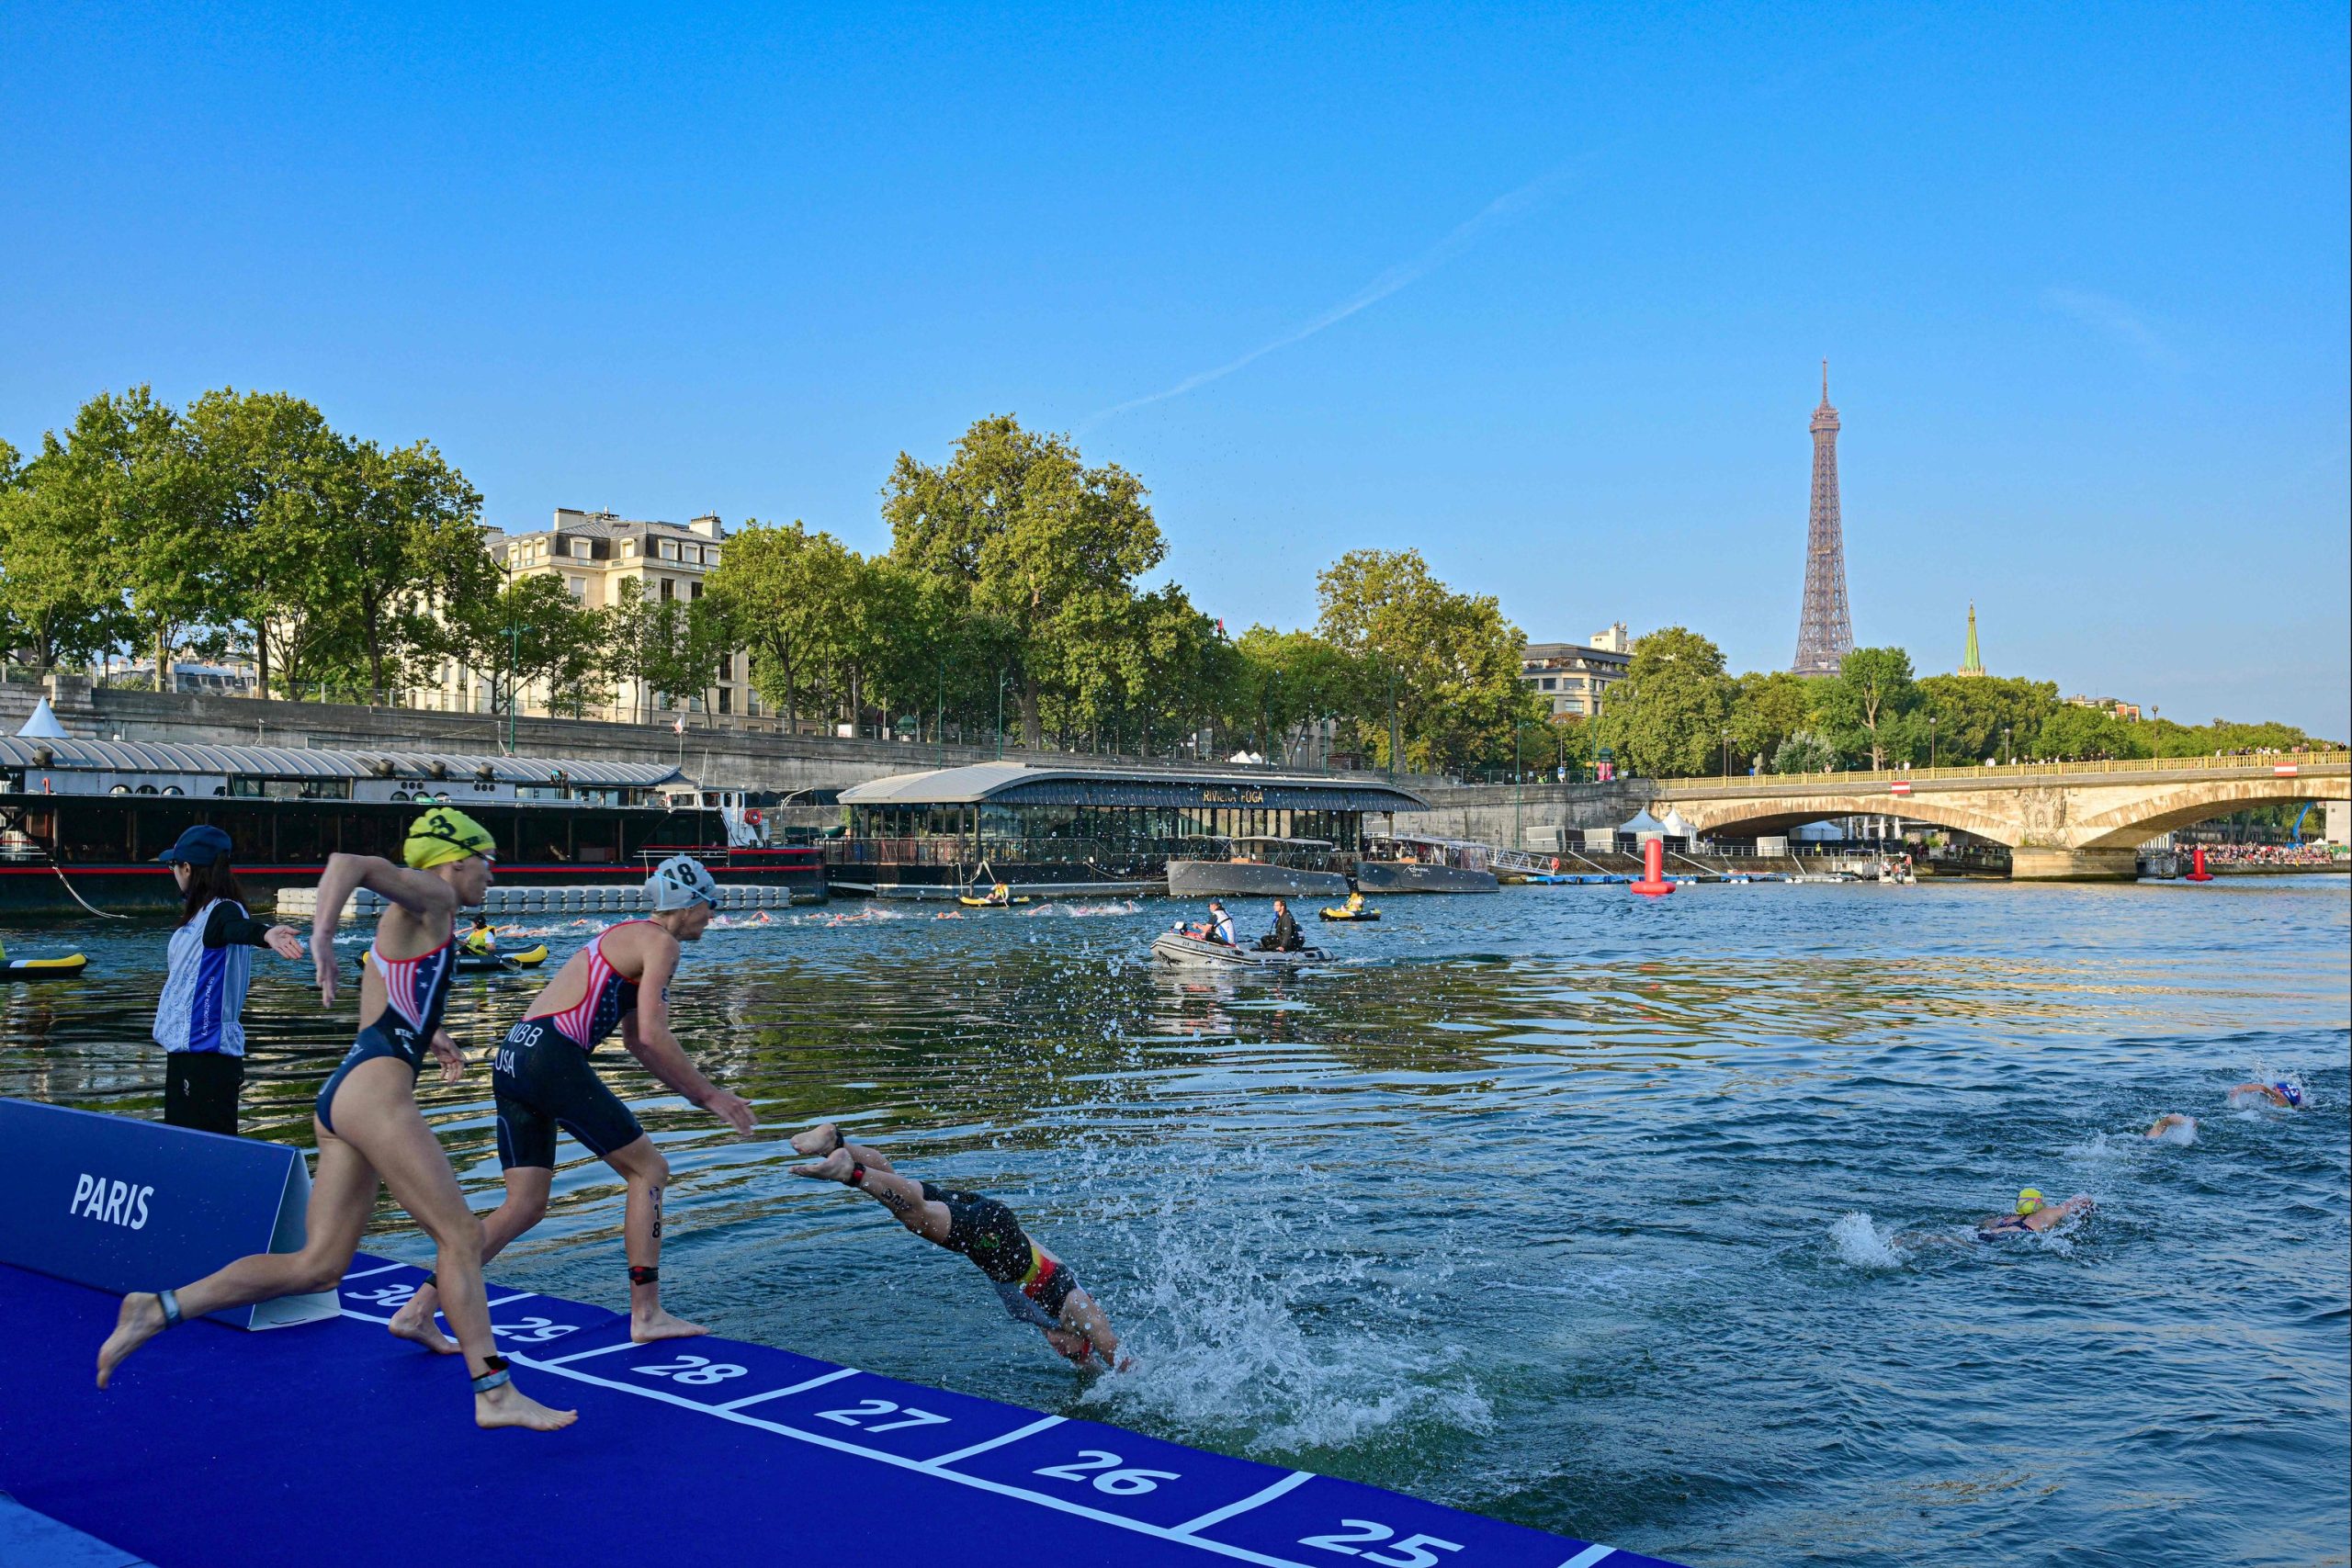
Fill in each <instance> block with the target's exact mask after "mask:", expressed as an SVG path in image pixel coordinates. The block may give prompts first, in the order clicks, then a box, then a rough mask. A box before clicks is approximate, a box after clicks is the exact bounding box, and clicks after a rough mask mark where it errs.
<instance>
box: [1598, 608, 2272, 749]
mask: <svg viewBox="0 0 2352 1568" xmlns="http://www.w3.org/2000/svg"><path fill="white" fill-rule="evenodd" d="M1594 729H1595V732H1596V737H1597V739H1599V740H1600V743H1601V744H1603V745H1607V746H1611V747H1613V748H1614V749H1615V750H1616V754H1617V759H1618V761H1619V763H1620V765H1621V767H1622V768H1623V770H1624V771H1626V772H1629V773H1642V774H1646V775H1650V776H1654V777H1677V776H1680V777H1689V776H1693V775H1699V774H1704V773H1715V772H1719V771H1727V772H1731V773H1746V772H1747V771H1748V770H1749V769H1751V768H1753V769H1756V770H1757V771H1759V772H1765V773H1826V772H1833V771H1837V770H1839V769H1847V768H1853V769H1861V768H1873V767H1876V768H1886V767H1897V766H1902V765H1905V764H1913V765H1921V766H1924V765H1927V764H1929V763H1931V762H1933V763H1939V764H1941V765H1944V766H1947V767H1950V766H1955V765H1957V766H1968V765H1972V764H1975V763H1978V762H1989V761H2010V760H2013V759H2016V760H2028V761H2034V760H2043V761H2092V760H2098V759H2103V758H2131V757H2161V756H2201V755H2209V754H2211V753H2212V752H2215V751H2230V750H2256V749H2261V748H2266V747H2268V748H2278V749H2282V750H2283V749H2286V748H2290V747H2293V746H2298V745H2303V744H2307V743H2309V742H2310V740H2311V738H2310V737H2308V736H2306V735H2305V734H2304V733H2303V732H2302V731H2301V730H2300V729H2296V728H2292V727H2291V726H2288V725H2278V724H2265V725H2234V724H2230V723H2227V722H2225V721H2223V720H2221V719H2216V720H2214V721H2213V722H2212V723H2211V724H2210V725H2199V726H2194V727H2191V726H2187V725H2180V724H2176V723H2173V722H2172V721H2170V720H2156V719H2149V720H2128V719H2124V718H2120V717H2118V716H2116V715H2115V714H2114V713H2113V712H2111V711H2110V710H2109V709H2106V708H2101V707H2095V706H2086V705H2082V704H2078V703H2069V702H2064V701H2062V700H2061V699H2060V698H2059V695H2058V688H2057V686H2056V684H2055V683H2053V682H2048V681H2024V680H2016V679H2002V678H2000V677H1996V676H1963V675H1930V676H1927V677H1925V678H1924V679H1921V678H1917V677H1915V676H1914V674H1913V672H1912V668H1911V658H1910V655H1908V654H1907V653H1905V652H1904V651H1903V649H1899V648H1858V649H1854V650H1853V651H1852V652H1851V653H1849V654H1848V655H1847V656H1846V658H1845V660H1844V662H1843V665H1842V667H1841V668H1840V669H1839V671H1838V673H1837V674H1835V675H1820V676H1799V675H1792V674H1789V673H1787V672H1785V671H1774V672H1772V673H1770V674H1764V673H1756V672H1750V673H1748V674H1745V675H1741V676H1738V677H1736V678H1733V677H1731V676H1728V675H1726V674H1725V673H1724V662H1723V655H1722V653H1721V651H1720V650H1719V649H1716V647H1715V645H1714V644H1713V642H1710V641H1709V640H1708V639H1707V638H1705V637H1701V636H1699V635H1698V634H1697V633H1695V632H1691V631H1690V630H1688V629H1686V628H1684V627H1681V626H1668V627H1665V628H1663V629H1661V630H1658V631H1656V632H1652V633H1650V634H1649V635H1648V636H1647V637H1642V638H1641V639H1640V640H1638V641H1637V642H1635V643H1634V657H1633V661H1632V668H1631V671H1630V672H1629V674H1628V675H1627V677H1626V679H1625V680H1624V681H1623V682H1619V683H1618V684H1617V685H1616V686H1614V687H1613V688H1611V691H1610V693H1609V696H1608V701H1607V706H1606V707H1605V709H1604V710H1603V712H1602V714H1601V716H1600V719H1599V720H1597V721H1596V723H1595V726H1594Z"/></svg>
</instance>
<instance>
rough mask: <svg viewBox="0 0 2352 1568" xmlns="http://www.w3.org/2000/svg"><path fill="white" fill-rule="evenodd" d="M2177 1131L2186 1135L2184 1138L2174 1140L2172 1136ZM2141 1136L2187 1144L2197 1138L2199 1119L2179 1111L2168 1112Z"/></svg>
mask: <svg viewBox="0 0 2352 1568" xmlns="http://www.w3.org/2000/svg"><path fill="white" fill-rule="evenodd" d="M2176 1130H2177V1131H2178V1132H2179V1133H2180V1134H2184V1136H2182V1137H2179V1138H2173V1137H2172V1136H2171V1135H2172V1134H2174V1133H2175V1131H2176ZM2141 1136H2143V1137H2145V1138H2164V1139H2167V1140H2168V1141H2171V1142H2176V1143H2185V1142H2187V1141H2188V1139H2189V1138H2194V1137H2195V1136H2197V1118H2196V1117H2194V1116H2184V1115H2182V1114H2181V1113H2180V1112H2179V1111H2165V1113H2164V1114H2163V1115H2162V1116H2159V1117H2157V1118H2156V1120H2155V1122H2154V1125H2153V1126H2151V1127H2150V1128H2149V1129H2148V1130H2147V1131H2146V1132H2145V1133H2143V1134H2141Z"/></svg>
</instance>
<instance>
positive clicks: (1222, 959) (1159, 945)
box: [1151, 931, 1331, 970]
mask: <svg viewBox="0 0 2352 1568" xmlns="http://www.w3.org/2000/svg"><path fill="white" fill-rule="evenodd" d="M1151 956H1152V957H1153V958H1154V959H1155V960H1157V961H1158V962H1159V963H1161V964H1174V965H1176V966H1178V967H1180V968H1188V969H1274V970H1287V969H1298V968H1303V967H1305V966H1306V965H1308V964H1329V962H1330V961H1331V955H1330V953H1328V952H1326V951H1325V950H1324V949H1322V948H1319V947H1303V948H1299V949H1297V950H1296V951H1295V952H1292V953H1265V952H1261V951H1260V950H1259V949H1257V948H1254V947H1227V946H1226V945H1225V943H1223V942H1204V941H1203V940H1202V939H1201V938H1199V937H1196V936H1186V935H1185V934H1184V933H1183V932H1182V931H1161V932H1160V933H1159V935H1158V936H1156V937H1154V938H1152V939H1151Z"/></svg>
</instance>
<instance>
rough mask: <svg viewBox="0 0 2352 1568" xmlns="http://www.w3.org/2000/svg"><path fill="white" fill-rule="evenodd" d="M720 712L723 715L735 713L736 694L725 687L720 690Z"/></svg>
mask: <svg viewBox="0 0 2352 1568" xmlns="http://www.w3.org/2000/svg"><path fill="white" fill-rule="evenodd" d="M718 711H719V712H721V713H733V712H734V711H735V694H734V693H733V692H732V691H730V690H729V689H728V688H727V687H725V686H721V687H719V688H718Z"/></svg>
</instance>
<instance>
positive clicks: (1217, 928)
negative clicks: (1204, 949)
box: [1176, 898, 1241, 947]
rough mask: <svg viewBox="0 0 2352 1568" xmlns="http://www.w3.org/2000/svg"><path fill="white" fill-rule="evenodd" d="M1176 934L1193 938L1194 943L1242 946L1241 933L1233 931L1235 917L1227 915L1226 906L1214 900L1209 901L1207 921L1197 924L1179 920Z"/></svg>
mask: <svg viewBox="0 0 2352 1568" xmlns="http://www.w3.org/2000/svg"><path fill="white" fill-rule="evenodd" d="M1176 934H1177V935H1179V936H1188V937H1191V938H1192V939H1193V941H1194V942H1222V943H1224V944H1225V945H1226V946H1227V947H1239V946H1240V945H1241V937H1240V933H1238V931H1235V930H1234V929H1233V917H1232V916H1231V915H1228V914H1227V913H1226V912H1225V906H1224V905H1222V904H1220V903H1218V902H1217V901H1216V899H1214V898H1212V899H1210V900H1209V918H1208V919H1205V920H1201V921H1197V922H1195V921H1190V920H1179V921H1177V922H1176Z"/></svg>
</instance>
